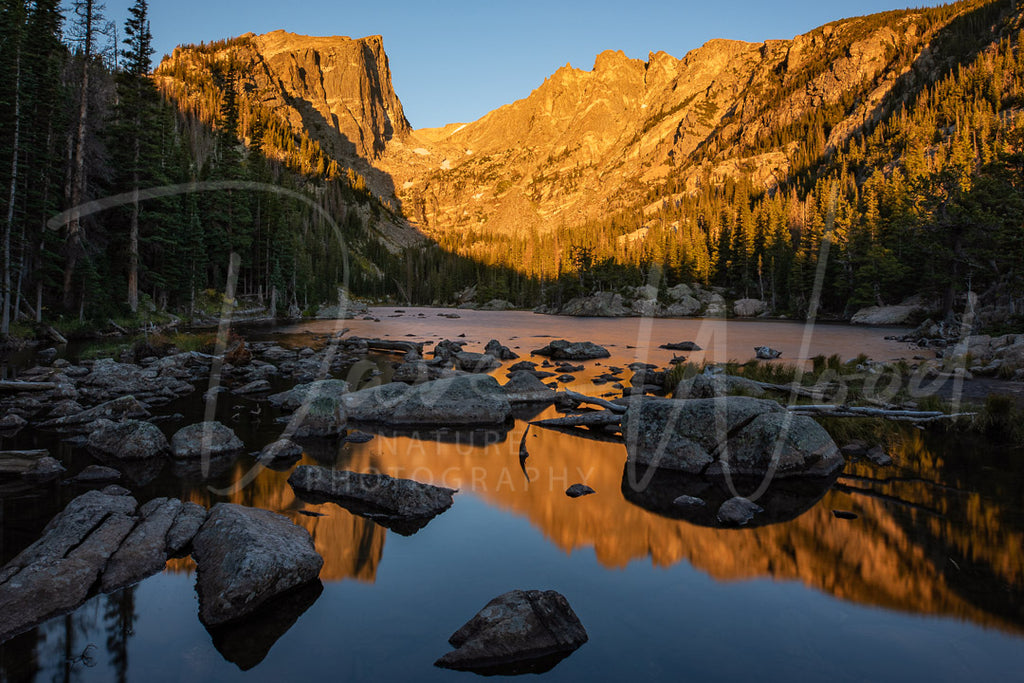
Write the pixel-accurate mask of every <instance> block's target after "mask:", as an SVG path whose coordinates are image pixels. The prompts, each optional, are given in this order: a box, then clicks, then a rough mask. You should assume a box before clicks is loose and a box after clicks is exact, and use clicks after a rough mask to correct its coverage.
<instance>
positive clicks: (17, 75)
mask: <svg viewBox="0 0 1024 683" xmlns="http://www.w3.org/2000/svg"><path fill="white" fill-rule="evenodd" d="M20 138H21V49H20V48H19V49H18V52H17V55H16V56H15V61H14V144H13V145H12V150H13V151H12V154H11V191H10V195H9V196H8V203H7V222H6V223H5V224H4V245H3V252H4V265H3V270H4V278H3V279H4V282H3V287H4V297H3V298H4V300H3V319H2V321H0V335H3V336H5V337H6V336H7V335H8V334H9V333H10V331H11V232H12V231H13V230H14V199H15V193H16V191H17V188H18V154H20V152H21V149H20V146H21V145H20V142H21V141H20Z"/></svg>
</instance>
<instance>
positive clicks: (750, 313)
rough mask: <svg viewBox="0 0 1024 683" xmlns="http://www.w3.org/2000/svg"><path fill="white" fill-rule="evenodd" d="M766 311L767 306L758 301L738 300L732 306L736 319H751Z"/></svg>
mask: <svg viewBox="0 0 1024 683" xmlns="http://www.w3.org/2000/svg"><path fill="white" fill-rule="evenodd" d="M767 310H768V304H766V303H765V302H763V301H761V300H760V299H739V300H737V301H736V302H734V303H733V305H732V312H733V313H735V314H736V317H737V318H753V317H754V316H758V315H761V314H762V313H764V312H765V311H767Z"/></svg>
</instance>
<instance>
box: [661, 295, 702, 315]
mask: <svg viewBox="0 0 1024 683" xmlns="http://www.w3.org/2000/svg"><path fill="white" fill-rule="evenodd" d="M700 309H701V303H700V301H698V300H697V299H694V298H693V297H692V296H684V297H682V298H680V299H678V300H677V301H674V302H673V303H671V304H669V305H668V306H666V307H665V311H664V315H665V317H667V318H686V317H689V316H691V315H697V314H698V313H700Z"/></svg>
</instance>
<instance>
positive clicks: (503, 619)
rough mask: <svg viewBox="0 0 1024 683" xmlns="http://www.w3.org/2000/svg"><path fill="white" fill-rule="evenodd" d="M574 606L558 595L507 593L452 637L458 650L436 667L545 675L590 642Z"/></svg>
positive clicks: (442, 659) (538, 592)
mask: <svg viewBox="0 0 1024 683" xmlns="http://www.w3.org/2000/svg"><path fill="white" fill-rule="evenodd" d="M587 639H588V637H587V631H586V629H584V628H583V624H582V623H580V620H579V617H577V616H576V613H575V612H573V610H572V607H570V606H569V601H568V600H566V599H565V597H564V596H563V595H561V594H560V593H557V592H555V591H536V590H531V591H522V590H516V591H511V592H509V593H505V594H504V595H501V596H499V597H497V598H495V599H494V600H491V601H490V602H489V603H487V606H486V607H484V608H483V609H482V610H480V611H479V612H478V613H477V614H476V616H474V617H473V618H472V619H470V620H469V621H468V622H466V624H465V625H464V626H463V627H462V628H460V629H459V630H458V631H456V632H455V633H454V634H452V637H451V638H449V639H448V642H449V643H451V644H452V646H453V647H455V648H456V649H455V650H453V651H451V652H449V653H448V654H446V655H444V656H443V657H441V658H440V659H438V660H437V661H436V662H435V663H434V664H435V666H439V667H442V668H446V669H458V670H462V671H474V672H476V673H481V674H518V673H542V672H544V671H548V670H550V669H551V668H553V667H554V666H555V665H556V664H557V663H558V662H559V661H561V660H562V659H564V658H565V657H567V656H568V655H570V654H571V653H572V652H574V651H575V650H576V649H578V648H579V647H580V646H581V645H583V644H584V643H586V642H587Z"/></svg>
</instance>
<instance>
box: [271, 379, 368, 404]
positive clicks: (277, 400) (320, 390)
mask: <svg viewBox="0 0 1024 683" xmlns="http://www.w3.org/2000/svg"><path fill="white" fill-rule="evenodd" d="M348 390H349V385H348V382H346V381H344V380H340V379H322V380H319V381H316V382H310V383H309V384H296V385H295V386H294V387H292V388H291V389H289V390H288V391H283V392H281V393H279V394H274V395H272V396H268V397H267V400H268V401H270V403H271V404H273V405H275V406H280V407H281V408H282V409H284V410H298V409H299V407H300V406H302V405H303V404H304V403H306V402H308V401H311V400H312V399H314V398H317V397H318V396H326V397H329V398H337V399H340V398H341V397H342V396H344V395H345V394H347V393H348Z"/></svg>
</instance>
